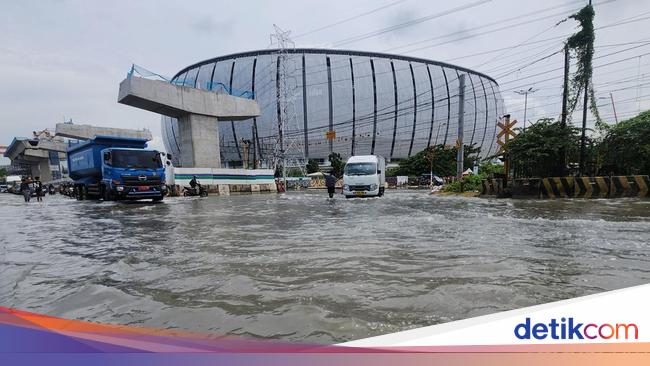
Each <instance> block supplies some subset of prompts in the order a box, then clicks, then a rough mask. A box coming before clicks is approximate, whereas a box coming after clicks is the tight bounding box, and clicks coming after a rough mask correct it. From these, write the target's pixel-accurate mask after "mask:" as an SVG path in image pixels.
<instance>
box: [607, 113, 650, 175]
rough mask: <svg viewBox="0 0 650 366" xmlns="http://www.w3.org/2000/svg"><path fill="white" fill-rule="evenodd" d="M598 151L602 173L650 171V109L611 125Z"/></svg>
mask: <svg viewBox="0 0 650 366" xmlns="http://www.w3.org/2000/svg"><path fill="white" fill-rule="evenodd" d="M598 150H599V152H600V154H599V155H600V156H602V168H601V171H600V173H601V174H610V173H614V174H621V175H628V174H650V110H649V111H645V112H643V113H641V114H639V115H638V116H636V117H633V118H630V119H628V120H625V121H622V122H620V123H618V124H616V125H613V126H611V127H610V128H609V129H608V130H607V132H606V135H605V136H604V138H603V139H602V142H601V143H600V145H599V147H598Z"/></svg>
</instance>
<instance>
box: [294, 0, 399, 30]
mask: <svg viewBox="0 0 650 366" xmlns="http://www.w3.org/2000/svg"><path fill="white" fill-rule="evenodd" d="M405 1H406V0H398V1H393V2H392V3H388V4H386V5H382V6H380V7H378V8H374V9H372V10H369V11H366V12H363V13H360V14H357V15H354V16H351V17H349V18H345V19H343V20H340V21H337V22H334V23H331V24H328V25H325V26H322V27H318V28H316V29H312V30H310V31H307V32H304V33H300V34H298V35H296V36H294V37H293V38H294V39H296V38H301V37H304V36H307V35H310V34H313V33H317V32H320V31H322V30H325V29H329V28H332V27H335V26H337V25H341V24H344V23H347V22H350V21H353V20H356V19H359V18H362V17H365V16H367V15H370V14H374V13H376V12H378V11H381V10H384V9H386V8H390V7H391V6H395V5H397V4H400V3H403V2H405Z"/></svg>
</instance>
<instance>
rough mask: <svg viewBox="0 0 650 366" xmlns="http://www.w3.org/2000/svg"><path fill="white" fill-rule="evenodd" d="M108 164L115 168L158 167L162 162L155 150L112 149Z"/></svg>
mask: <svg viewBox="0 0 650 366" xmlns="http://www.w3.org/2000/svg"><path fill="white" fill-rule="evenodd" d="M110 165H111V166H113V167H116V168H134V169H159V168H161V167H162V162H161V161H160V154H158V152H156V151H134V150H122V151H120V150H113V151H112V152H111V157H110Z"/></svg>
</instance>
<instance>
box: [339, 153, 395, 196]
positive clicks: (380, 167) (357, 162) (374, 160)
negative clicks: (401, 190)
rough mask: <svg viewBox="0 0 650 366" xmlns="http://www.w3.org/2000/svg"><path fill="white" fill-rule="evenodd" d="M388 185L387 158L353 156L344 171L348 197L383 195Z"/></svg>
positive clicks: (344, 191)
mask: <svg viewBox="0 0 650 366" xmlns="http://www.w3.org/2000/svg"><path fill="white" fill-rule="evenodd" d="M385 185H386V160H385V159H384V158H383V157H381V156H377V155H359V156H351V157H350V158H349V159H348V161H347V163H346V164H345V170H344V172H343V194H344V195H345V197H346V198H351V197H372V196H379V197H381V196H383V195H384V190H385Z"/></svg>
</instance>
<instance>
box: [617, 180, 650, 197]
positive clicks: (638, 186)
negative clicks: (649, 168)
mask: <svg viewBox="0 0 650 366" xmlns="http://www.w3.org/2000/svg"><path fill="white" fill-rule="evenodd" d="M648 187H650V177H648V176H647V175H627V176H620V177H612V179H611V183H610V186H609V197H612V198H614V197H649V195H648Z"/></svg>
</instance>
